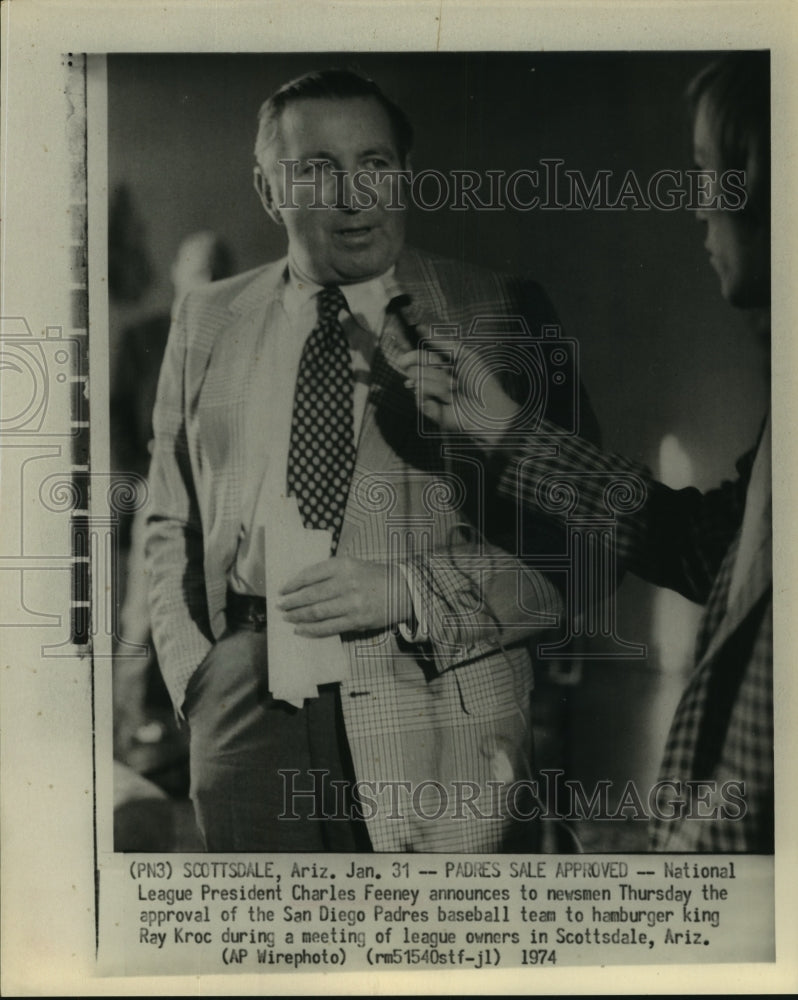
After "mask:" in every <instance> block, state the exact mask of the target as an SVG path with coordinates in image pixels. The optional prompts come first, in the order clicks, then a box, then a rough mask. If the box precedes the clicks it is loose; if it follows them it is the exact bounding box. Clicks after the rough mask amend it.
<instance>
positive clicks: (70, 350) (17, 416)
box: [0, 316, 85, 438]
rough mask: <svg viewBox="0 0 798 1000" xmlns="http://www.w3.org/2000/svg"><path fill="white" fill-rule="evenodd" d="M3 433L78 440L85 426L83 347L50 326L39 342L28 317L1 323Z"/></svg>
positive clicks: (0, 421)
mask: <svg viewBox="0 0 798 1000" xmlns="http://www.w3.org/2000/svg"><path fill="white" fill-rule="evenodd" d="M0 325H1V326H2V339H0V373H2V380H3V392H2V395H1V396H0V433H2V434H3V435H16V434H20V435H34V434H35V435H37V437H39V438H47V437H59V438H63V437H73V436H75V435H77V434H78V433H79V432H80V429H81V427H82V426H83V420H84V410H85V407H84V405H83V398H84V396H83V393H84V383H85V379H84V378H82V376H81V371H82V369H81V351H82V349H83V345H82V344H81V343H80V341H78V340H77V339H75V338H72V337H64V336H63V333H62V328H61V327H60V326H50V327H47V328H46V329H45V331H44V336H43V337H42V336H39V337H35V336H34V335H33V332H32V331H31V328H30V326H29V325H28V322H27V320H25V319H24V318H23V317H21V316H20V317H8V318H3V319H2V320H1V321H0Z"/></svg>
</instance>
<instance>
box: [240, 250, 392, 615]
mask: <svg viewBox="0 0 798 1000" xmlns="http://www.w3.org/2000/svg"><path fill="white" fill-rule="evenodd" d="M393 270H394V269H393V268H391V269H390V270H389V271H387V272H386V273H385V274H383V275H380V276H379V277H377V278H372V279H370V280H369V281H363V282H359V283H357V284H351V285H342V286H341V292H342V293H343V296H344V298H345V299H346V302H347V306H348V311H344V310H343V309H342V310H341V314H340V320H341V325H342V326H343V328H344V332H345V333H346V336H347V339H348V340H349V347H350V351H351V354H352V366H353V369H354V397H353V403H354V432H355V442H357V439H358V435H359V433H360V428H361V425H362V422H363V414H364V411H365V408H366V400H367V398H368V393H369V384H370V377H371V363H372V360H373V357H374V352H375V350H376V347H377V343H378V341H379V337H380V335H381V333H382V329H383V326H384V324H385V313H386V309H387V306H388V303H389V302H390V300H391V298H392V294H393V289H394V280H393ZM321 290H322V286H321V285H319V284H317V283H316V282H314V281H311V280H310V279H308V278H307V277H305V276H304V275H303V274H301V272H300V271H299V269H298V268H297V267H296V265H295V264H294V263H293V262H292V261H290V260H289V265H288V269H287V274H286V276H285V284H284V286H283V293H282V298H281V300H280V301H278V302H277V303H276V304H275V308H274V309H273V310H271V311H270V315H269V319H268V321H267V323H266V324H265V325H266V329H264V331H263V339H262V342H261V343H262V347H261V349H259V350H258V352H257V355H256V359H255V367H256V370H255V372H254V373H253V381H252V392H251V401H250V406H249V412H248V426H247V435H248V439H249V442H250V445H249V446H250V447H251V448H252V449H265V450H266V452H267V462H266V471H265V474H264V476H263V479H262V481H261V482H259V483H257V482H245V484H244V489H243V491H242V492H243V496H244V498H245V500H244V508H245V509H244V510H243V511H242V523H241V533H240V536H239V544H238V551H237V554H236V559H235V562H234V564H233V566H232V567H231V571H230V577H229V584H230V587H231V588H232V589H233V590H235V591H236V592H238V593H243V594H258V595H263V594H265V592H266V582H265V581H266V575H265V566H264V555H265V544H264V529H263V520H262V519H263V517H264V516H265V513H266V512H267V511H268V510H269V506H270V499H272V500H274V499H275V498H279V497H282V496H285V493H286V477H287V468H288V451H289V445H290V439H291V417H292V413H293V405H294V390H295V386H296V379H297V374H298V372H299V363H300V360H301V357H302V349H303V347H304V345H305V341H306V340H307V338H308V337H309V336H310V333H311V332H312V330H313V329H314V327H315V326H316V323H317V320H318V309H317V296H318V294H319V292H321ZM252 453H253V454H254V453H255V452H254V450H253V452H252ZM255 474H256V473H255V472H254V468H253V476H254V475H255ZM301 568H302V567H299V566H297V567H296V570H297V571H298V570H299V569H301Z"/></svg>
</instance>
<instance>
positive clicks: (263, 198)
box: [252, 165, 283, 226]
mask: <svg viewBox="0 0 798 1000" xmlns="http://www.w3.org/2000/svg"><path fill="white" fill-rule="evenodd" d="M252 181H253V183H254V185H255V190H256V191H257V193H258V198H259V199H260V203H261V205H263V208H264V210H265V211H266V214H267V215H268V216H269V218H270V219H271V220H272V222H276V223H277V225H278V226H282V224H283V219H282V216H281V215H280V210H279V209H278V208H277V205H276V204H275V202H274V196H273V194H272V186H271V184H269V181H268V178H267V177H266V175H265V174H264V172H263V171H262V170H261V168H260V166H259V165H256V166H255V167H254V169H253V171H252Z"/></svg>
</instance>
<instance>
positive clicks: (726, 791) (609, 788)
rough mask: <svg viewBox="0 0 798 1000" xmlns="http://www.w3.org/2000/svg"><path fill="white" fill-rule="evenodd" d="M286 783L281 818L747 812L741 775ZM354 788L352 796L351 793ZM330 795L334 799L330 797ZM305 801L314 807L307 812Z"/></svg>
mask: <svg viewBox="0 0 798 1000" xmlns="http://www.w3.org/2000/svg"><path fill="white" fill-rule="evenodd" d="M279 773H280V776H281V779H282V783H283V789H282V793H283V794H282V811H281V813H280V819H281V820H286V821H288V822H290V821H291V820H299V819H300V815H299V810H300V809H301V811H302V813H303V815H306V816H307V817H308V818H310V819H315V820H341V821H350V820H352V819H353V818H354V817H355V816H362V817H363V818H365V819H373V818H374V817H375V816H376V815H378V814H379V813H380V812H383V813H384V816H385V818H387V819H388V820H396V821H398V820H403V819H405V818H407V817H408V816H412V817H413V818H414V819H418V820H422V821H435V820H440V819H443V818H444V817H446V818H447V819H450V820H452V821H455V822H456V821H458V820H465V819H468V818H470V817H475V818H477V819H479V820H497V819H512V820H516V821H525V820H572V821H577V820H599V821H602V820H603V821H612V820H620V819H627V820H636V821H640V822H645V821H648V820H649V819H652V818H655V819H658V820H662V821H664V822H668V821H670V820H684V819H689V820H709V821H717V820H719V819H720V820H730V821H737V820H740V819H742V818H743V817H744V816H745V815H746V812H747V805H746V801H745V785H744V782H742V781H731V780H730V781H724V782H717V781H698V780H690V781H674V780H665V779H661V780H659V781H656V782H654V783H653V784H652V785H651V786H650V787H648V788H639V787H638V785H637V783H636V782H634V781H627V782H625V783H624V784H623V785H622V786H619V785H618V784H617V783H615V782H613V781H611V780H609V779H605V780H602V781H598V782H596V784H595V785H593V786H592V787H591V788H588V787H586V786H585V785H584V784H583V783H582V782H580V781H574V780H571V779H567V778H565V777H564V775H565V772H564V771H562V770H559V769H545V768H544V769H541V770H540V772H539V776H538V778H536V779H531V778H529V779H527V778H523V779H518V780H515V781H509V782H506V781H488V782H487V783H486V785H485V787H484V788H483V787H482V786H481V785H480V784H479V783H478V782H476V781H464V780H457V781H452V782H451V783H450V784H448V785H444V784H443V783H441V782H439V781H433V780H426V781H421V782H418V783H416V784H414V783H412V782H410V781H404V780H400V779H396V780H382V781H358V782H356V783H355V785H354V786H350V785H349V783H348V782H346V781H337V780H335V779H332V778H330V776H329V772H328V771H326V770H324V769H310V770H308V771H306V772H302V771H300V770H299V769H295V768H285V769H282V770H280V772H279ZM350 790H351V791H352V793H353V795H354V800H353V799H352V798H351V797H350V794H349V793H350ZM331 803H332V805H331ZM308 808H309V809H310V812H309V813H308Z"/></svg>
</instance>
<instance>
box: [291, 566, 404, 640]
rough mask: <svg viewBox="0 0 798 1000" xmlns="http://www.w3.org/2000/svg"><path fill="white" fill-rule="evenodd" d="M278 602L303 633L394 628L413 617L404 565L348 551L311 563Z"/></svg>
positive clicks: (335, 632) (319, 634)
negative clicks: (356, 556) (354, 556)
mask: <svg viewBox="0 0 798 1000" xmlns="http://www.w3.org/2000/svg"><path fill="white" fill-rule="evenodd" d="M280 594H281V595H283V596H282V598H281V600H280V601H279V602H278V605H277V607H278V608H279V609H280V610H281V611H282V612H283V613H284V615H285V620H286V621H288V622H292V623H293V624H295V625H296V626H297V627H296V629H295V631H296V634H297V635H304V636H310V637H315V638H321V637H323V636H328V635H339V634H340V633H342V632H369V631H372V630H381V629H385V628H390V627H391V626H392V625H396V624H397V623H399V622H404V621H408V620H409V619H410V617H411V616H412V613H413V611H412V609H413V606H412V601H411V597H410V591H409V589H408V586H407V583H406V581H405V578H404V574H403V573H402V572H401V570H400V569H399V568H398V567H397V566H394V565H391V564H389V563H381V562H367V561H366V560H363V559H351V558H349V557H347V556H341V557H334V558H333V559H327V560H325V562H322V563H316V564H315V565H313V566H308V567H307V568H306V569H303V570H302V572H301V573H298V574H297V575H296V576H295V577H293V579H291V580H289V581H288V583H286V584H285V585H284V586H283V587H282V588H281V589H280Z"/></svg>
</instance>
